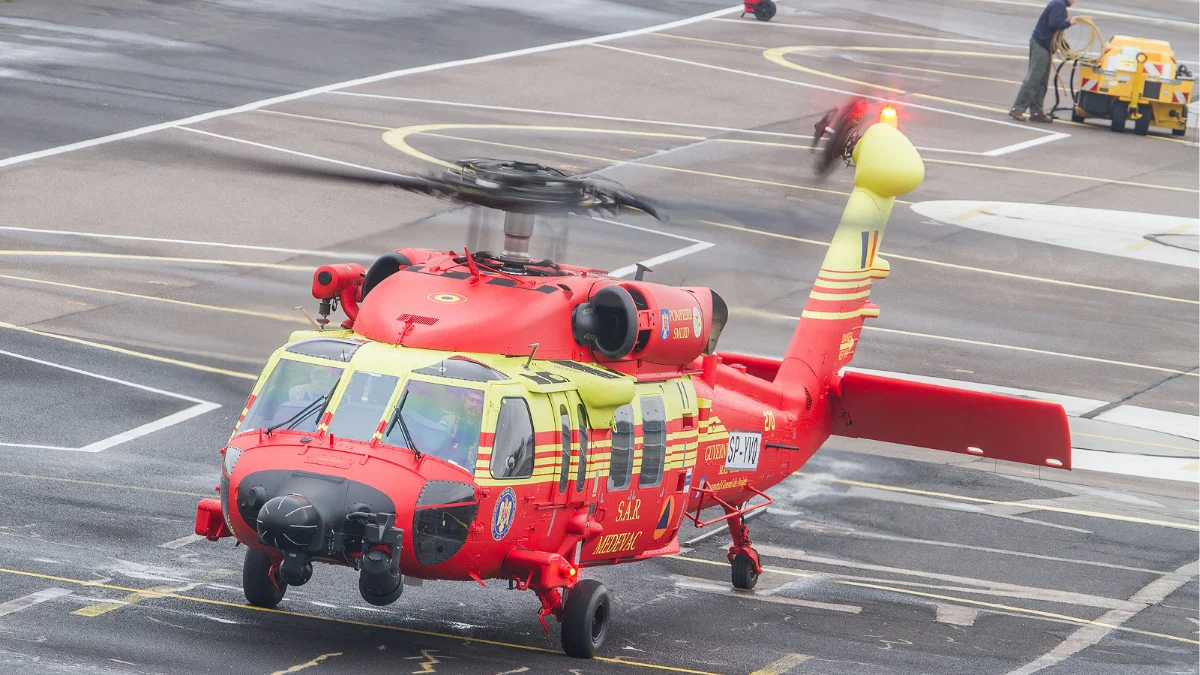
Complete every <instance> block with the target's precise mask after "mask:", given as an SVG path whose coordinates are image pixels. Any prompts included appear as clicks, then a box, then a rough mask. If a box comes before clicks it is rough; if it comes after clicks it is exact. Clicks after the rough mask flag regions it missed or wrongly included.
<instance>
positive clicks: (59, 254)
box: [0, 250, 317, 272]
mask: <svg viewBox="0 0 1200 675" xmlns="http://www.w3.org/2000/svg"><path fill="white" fill-rule="evenodd" d="M0 256H39V257H49V258H107V259H119V260H147V261H151V262H167V263H188V264H195V265H223V266H228V267H261V268H263V269H273V270H288V271H294V272H313V271H315V270H316V269H317V268H316V267H315V266H313V265H283V264H280V263H265V262H243V261H239V260H215V259H212V258H171V257H167V256H160V255H134V254H130V253H95V252H92V251H23V250H11V251H0Z"/></svg>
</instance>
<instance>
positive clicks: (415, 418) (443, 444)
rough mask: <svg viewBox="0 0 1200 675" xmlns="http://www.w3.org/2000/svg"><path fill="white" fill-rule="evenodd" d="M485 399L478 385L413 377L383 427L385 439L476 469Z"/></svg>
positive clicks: (399, 445)
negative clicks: (470, 386)
mask: <svg viewBox="0 0 1200 675" xmlns="http://www.w3.org/2000/svg"><path fill="white" fill-rule="evenodd" d="M483 399H484V393H483V391H482V390H479V389H469V388H467V387H455V386H451V385H448V384H441V383H439V382H425V381H423V380H412V379H410V380H409V381H408V384H406V385H404V391H403V392H402V393H401V394H400V400H399V402H398V403H397V404H396V408H395V410H393V411H392V415H391V417H390V418H389V419H388V423H387V426H386V427H385V428H384V436H383V442H384V443H386V444H388V445H395V446H398V447H404V448H412V449H413V450H416V451H417V452H420V453H422V454H427V455H432V456H434V457H437V458H439V459H443V460H446V461H447V462H452V463H454V464H457V465H458V466H460V467H462V468H463V469H465V470H466V471H470V472H474V470H475V458H476V457H477V456H478V454H479V434H480V431H481V430H482V426H483Z"/></svg>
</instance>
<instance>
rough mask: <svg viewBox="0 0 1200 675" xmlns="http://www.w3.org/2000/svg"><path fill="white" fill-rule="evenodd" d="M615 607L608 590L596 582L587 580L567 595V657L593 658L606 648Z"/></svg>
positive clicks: (564, 620) (564, 643)
mask: <svg viewBox="0 0 1200 675" xmlns="http://www.w3.org/2000/svg"><path fill="white" fill-rule="evenodd" d="M611 616H612V605H611V603H610V602H609V599H608V589H606V588H604V584H602V583H600V582H599V581H596V580H595V579H584V580H582V581H580V582H579V583H577V584H575V587H574V588H572V589H571V590H570V591H569V592H568V594H567V601H566V605H565V607H564V608H563V616H562V647H563V651H564V652H566V653H567V656H574V657H575V658H578V659H590V658H592V657H593V656H595V655H596V652H598V651H599V650H600V648H601V647H603V646H604V640H605V638H607V637H608V621H609V618H610V617H611Z"/></svg>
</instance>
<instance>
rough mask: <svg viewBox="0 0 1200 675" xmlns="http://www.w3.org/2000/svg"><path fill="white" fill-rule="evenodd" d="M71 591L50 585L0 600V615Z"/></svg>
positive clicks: (68, 593)
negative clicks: (7, 599) (27, 593)
mask: <svg viewBox="0 0 1200 675" xmlns="http://www.w3.org/2000/svg"><path fill="white" fill-rule="evenodd" d="M70 594H71V591H70V589H67V588H57V587H51V588H47V589H45V590H42V591H37V592H36V593H30V594H29V595H22V596H21V597H19V598H14V599H12V600H9V601H8V602H0V616H8V615H9V614H12V613H13V612H19V611H21V610H23V609H25V608H27V607H33V606H34V605H38V604H41V603H43V602H46V601H47V600H53V599H55V598H61V597H62V596H64V595H70Z"/></svg>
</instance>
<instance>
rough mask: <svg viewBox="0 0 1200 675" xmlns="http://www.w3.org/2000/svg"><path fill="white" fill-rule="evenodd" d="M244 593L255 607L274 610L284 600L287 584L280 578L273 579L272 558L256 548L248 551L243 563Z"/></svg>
mask: <svg viewBox="0 0 1200 675" xmlns="http://www.w3.org/2000/svg"><path fill="white" fill-rule="evenodd" d="M242 592H244V593H245V594H246V599H247V600H249V601H250V604H252V605H254V606H255V607H266V608H267V609H273V608H274V607H275V606H276V605H278V604H279V602H280V601H281V600H283V594H284V593H286V592H287V584H286V583H284V581H283V580H282V579H280V578H279V577H278V576H276V577H275V579H274V580H273V581H272V579H271V556H269V555H267V554H266V553H263V552H262V551H260V550H258V549H256V548H248V549H246V559H245V560H244V561H243V562H242Z"/></svg>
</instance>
